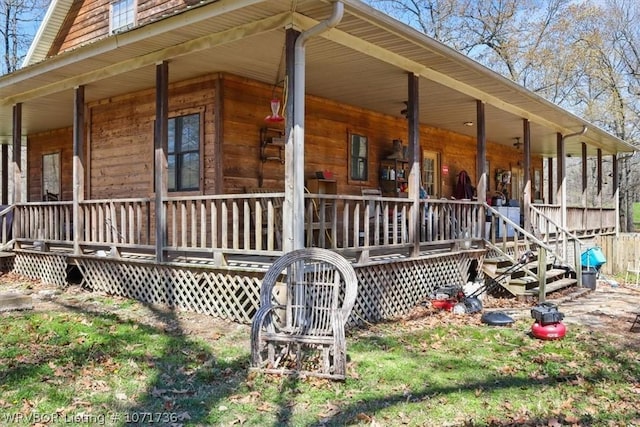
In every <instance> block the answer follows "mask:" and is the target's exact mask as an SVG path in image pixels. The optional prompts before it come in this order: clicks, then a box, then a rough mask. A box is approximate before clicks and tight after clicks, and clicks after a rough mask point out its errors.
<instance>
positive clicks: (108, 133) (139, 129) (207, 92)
mask: <svg viewBox="0 0 640 427" xmlns="http://www.w3.org/2000/svg"><path fill="white" fill-rule="evenodd" d="M214 99H215V77H207V78H200V79H196V80H190V81H187V82H182V83H179V84H173V85H171V86H170V88H169V117H173V116H177V115H183V114H189V113H192V112H195V111H201V112H202V114H203V116H204V120H203V123H204V129H203V136H204V140H203V141H201V155H202V156H203V157H204V159H203V160H204V161H203V164H204V165H205V173H204V177H203V181H204V183H205V184H204V187H203V188H202V189H201V191H196V192H190V193H189V194H202V193H204V194H211V193H212V192H213V191H214V190H213V188H214V185H215V178H213V176H214V175H213V172H212V169H214V168H215V164H216V162H215V159H213V158H212V157H213V140H214V126H213V114H214ZM89 111H90V117H91V119H90V120H91V129H90V134H89V139H90V141H91V142H90V157H89V159H90V161H89V163H90V165H91V166H90V167H91V170H90V180H89V189H90V192H89V198H94V199H103V198H109V197H149V196H150V195H151V194H153V173H154V171H153V168H154V164H153V124H154V115H155V90H147V91H143V92H139V93H135V94H131V95H126V96H122V97H119V98H113V99H109V100H105V101H102V102H99V103H97V104H94V105H91V106H90V110H89Z"/></svg>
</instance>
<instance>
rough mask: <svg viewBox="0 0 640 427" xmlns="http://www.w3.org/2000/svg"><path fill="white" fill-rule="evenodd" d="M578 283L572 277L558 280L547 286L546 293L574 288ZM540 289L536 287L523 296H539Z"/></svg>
mask: <svg viewBox="0 0 640 427" xmlns="http://www.w3.org/2000/svg"><path fill="white" fill-rule="evenodd" d="M577 283H578V281H577V280H576V279H573V278H571V277H565V278H562V279H560V280H556V281H555V282H552V283H547V285H546V286H545V289H544V290H545V293H546V294H549V293H551V292H555V291H557V290H559V289H563V288H568V287H569V286H574V285H576V284H577ZM539 292H540V289H539V288H538V287H537V286H536V287H535V288H531V289H527V290H526V291H525V292H524V294H523V295H538V293H539Z"/></svg>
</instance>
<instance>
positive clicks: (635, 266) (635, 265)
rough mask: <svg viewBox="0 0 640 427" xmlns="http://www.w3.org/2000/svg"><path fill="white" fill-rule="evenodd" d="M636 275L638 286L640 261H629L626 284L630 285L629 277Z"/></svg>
mask: <svg viewBox="0 0 640 427" xmlns="http://www.w3.org/2000/svg"><path fill="white" fill-rule="evenodd" d="M632 274H635V275H636V286H638V283H639V282H640V260H636V261H629V263H628V264H627V273H626V275H625V277H624V281H625V283H626V284H629V276H630V275H632Z"/></svg>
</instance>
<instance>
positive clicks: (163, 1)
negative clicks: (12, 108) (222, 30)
mask: <svg viewBox="0 0 640 427" xmlns="http://www.w3.org/2000/svg"><path fill="white" fill-rule="evenodd" d="M111 3H112V0H84V1H77V2H74V3H73V5H72V6H71V8H70V10H69V13H68V14H67V17H66V19H65V21H64V23H63V24H62V27H61V29H60V31H59V32H58V35H57V36H56V39H55V41H54V42H53V44H52V46H51V49H50V50H49V53H48V56H55V55H57V54H58V53H60V52H64V51H66V50H69V49H73V48H74V47H77V46H80V45H83V44H87V43H90V42H92V41H95V40H98V39H101V38H104V37H106V36H108V35H109V21H110V19H109V14H110V5H111ZM198 4H199V2H198V1H197V0H137V13H136V26H142V25H145V24H148V23H149V22H153V21H156V20H159V19H162V18H166V17H168V16H172V15H173V14H175V13H177V12H180V11H182V10H184V9H186V8H187V6H189V7H194V6H197V5H198Z"/></svg>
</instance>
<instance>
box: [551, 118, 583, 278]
mask: <svg viewBox="0 0 640 427" xmlns="http://www.w3.org/2000/svg"><path fill="white" fill-rule="evenodd" d="M585 133H587V127H586V126H582V130H581V131H580V132H574V133H570V134H567V135H563V136H562V139H561V140H560V145H561V147H562V153H559V154H561V155H562V156H563V158H562V168H563V170H562V171H561V174H562V182H561V183H558V185H559V186H560V225H561V226H562V228H563V229H565V230H566V229H567V162H566V156H565V153H566V150H565V148H564V142H565V141H566V140H567V139H569V138H573V137H574V136H581V135H584V134H585ZM562 254H563V256H565V257H566V256H567V241H566V240H564V239H563V241H562ZM575 256H576V262H578V261H577V260H578V259H579V256H580V254H576V255H575ZM577 265H578V264H576V266H577Z"/></svg>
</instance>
